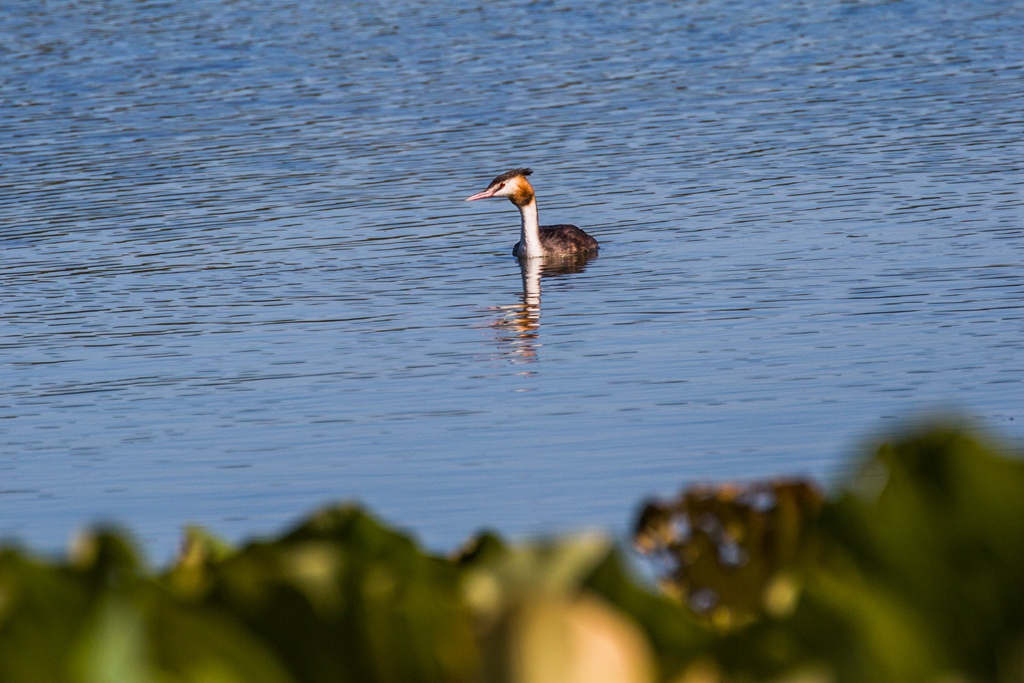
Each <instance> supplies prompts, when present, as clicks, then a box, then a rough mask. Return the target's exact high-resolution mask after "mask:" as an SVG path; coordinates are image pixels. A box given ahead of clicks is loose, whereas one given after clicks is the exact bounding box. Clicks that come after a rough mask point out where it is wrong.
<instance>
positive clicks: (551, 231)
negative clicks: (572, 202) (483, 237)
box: [466, 168, 599, 258]
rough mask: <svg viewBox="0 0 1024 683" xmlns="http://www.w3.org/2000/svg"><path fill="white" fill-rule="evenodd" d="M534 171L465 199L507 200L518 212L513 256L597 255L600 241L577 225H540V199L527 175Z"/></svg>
mask: <svg viewBox="0 0 1024 683" xmlns="http://www.w3.org/2000/svg"><path fill="white" fill-rule="evenodd" d="M531 173H532V171H531V170H530V169H528V168H516V169H513V170H511V171H509V172H507V173H502V174H501V175H500V176H498V177H497V178H495V179H494V180H492V181H491V184H490V185H488V186H487V189H486V190H484V191H483V192H478V193H477V194H475V195H473V196H472V197H468V198H467V199H466V201H467V202H472V201H475V200H477V199H486V198H488V197H506V198H508V200H509V201H510V202H512V203H513V204H515V205H516V208H517V209H519V216H520V218H521V219H522V220H521V224H520V231H519V241H518V242H517V243H516V245H515V246H514V247H513V248H512V255H513V256H517V257H519V258H534V257H539V256H569V255H575V254H596V253H597V250H598V248H599V247H598V244H597V240H595V239H594V238H593V237H591V236H590V235H588V234H587V233H585V232H583V230H581V229H580V228H578V227H576V226H575V225H540V224H539V223H538V219H537V198H536V196H535V195H534V192H533V186H532V185H530V181H528V180H527V179H526V176H528V175H530V174H531Z"/></svg>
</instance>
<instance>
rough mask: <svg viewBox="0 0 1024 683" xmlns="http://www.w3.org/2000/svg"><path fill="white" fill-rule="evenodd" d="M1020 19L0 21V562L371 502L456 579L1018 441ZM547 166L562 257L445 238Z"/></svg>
mask: <svg viewBox="0 0 1024 683" xmlns="http://www.w3.org/2000/svg"><path fill="white" fill-rule="evenodd" d="M1022 44H1024V4H1022V3H1020V2H1006V3H995V4H993V3H983V2H941V1H940V2H924V0H906V1H902V2H836V1H827V2H813V3H812V2H790V1H786V0H767V1H765V2H756V3H754V2H749V3H748V2H744V3H727V2H720V1H718V0H711V1H708V2H686V3H672V4H666V3H653V2H638V3H613V2H604V1H601V0H599V1H597V2H586V3H583V2H566V3H562V2H559V3H553V2H516V1H513V2H506V3H502V4H501V5H500V6H496V5H494V4H493V3H491V4H483V5H479V6H476V7H470V8H467V7H465V6H463V5H456V4H446V3H414V2H398V3H391V4H386V5H385V4H378V3H372V2H363V3H358V2H357V3H344V4H333V3H326V2H317V1H315V0H301V1H300V2H294V3H283V2H264V3H256V2H251V1H249V0H238V1H236V2H230V3H223V2H212V1H200V2H195V3H188V4H187V5H182V4H180V3H157V2H127V1H125V0H115V1H113V2H108V3H104V4H102V5H95V4H92V3H73V2H57V3H47V4H45V5H32V4H15V5H12V6H9V7H7V8H5V10H4V12H2V13H0V158H2V160H3V161H2V171H0V190H2V192H0V243H2V246H3V258H2V260H0V278H2V283H3V290H4V291H3V297H2V299H0V362H2V366H0V367H2V369H0V372H2V378H3V382H2V383H0V418H2V419H0V509H2V513H3V514H2V515H0V519H2V521H0V535H3V536H5V537H8V538H15V539H20V540H22V541H23V542H28V543H30V544H32V545H33V546H34V547H38V548H44V549H53V548H60V547H62V546H63V545H64V543H65V542H66V539H67V538H68V536H69V534H71V533H72V532H73V531H74V530H75V529H77V528H79V527H81V526H82V525H83V524H85V523H86V522H89V521H93V520H98V519H112V520H116V521H118V522H120V523H123V524H126V525H129V526H130V527H131V528H132V529H134V530H135V531H136V533H137V534H138V536H139V537H140V538H141V539H142V540H143V541H144V542H145V543H146V544H147V546H148V547H149V548H150V549H152V550H155V552H156V553H158V554H166V553H167V552H169V551H170V549H172V548H173V546H174V544H175V541H176V539H177V536H178V532H179V529H180V527H181V525H182V524H184V523H186V522H190V521H191V522H199V523H202V524H206V525H208V526H210V527H212V528H213V529H215V530H216V531H219V532H221V533H224V534H225V535H227V536H229V537H231V538H240V537H243V536H246V535H250V534H253V533H268V532H271V531H273V530H275V529H277V528H280V526H281V525H283V524H285V523H286V522H288V521H290V520H292V519H294V518H295V517H296V516H297V515H299V514H302V513H304V512H306V511H308V510H309V509H310V508H311V507H313V506H315V505H317V504H320V503H322V502H325V501H328V500H339V499H356V500H360V501H363V502H365V503H366V504H368V505H369V506H371V507H372V508H373V509H375V510H376V511H378V512H379V513H380V514H382V515H383V516H385V517H386V518H387V519H389V520H391V521H393V522H395V523H397V524H399V525H402V526H403V527H405V528H408V529H411V530H412V531H414V532H415V533H416V534H417V535H418V536H419V537H420V538H422V539H423V540H424V541H425V542H427V543H428V544H430V545H431V546H432V547H435V548H449V547H451V546H453V545H455V544H456V543H458V542H459V541H461V540H462V539H464V538H465V537H466V536H467V535H468V534H470V533H471V532H472V531H474V530H475V529H477V528H479V527H481V526H483V525H492V526H496V527H498V528H499V529H501V530H502V531H504V532H505V533H509V534H512V535H518V534H526V533H538V532H554V531H562V530H567V529H574V528H580V527H587V526H602V527H605V528H610V529H614V530H617V531H622V530H623V529H624V528H625V527H626V526H627V525H628V523H629V518H630V515H631V514H632V511H633V510H634V507H635V506H636V504H637V503H638V502H639V501H640V500H641V499H642V498H643V497H644V496H646V495H650V494H655V493H658V494H667V493H670V492H672V491H673V490H675V489H676V488H677V487H678V486H681V485H683V484H685V483H687V482H693V481H698V480H707V479H726V478H744V479H747V478H752V477H764V476H777V475H783V474H787V475H788V474H811V475H814V476H818V477H823V478H828V477H831V476H834V475H835V474H836V473H838V472H839V471H841V469H842V467H843V466H844V465H845V463H846V462H847V460H846V457H847V455H848V454H849V453H850V452H851V451H852V450H854V449H855V448H856V447H857V445H858V444H859V443H860V441H861V440H862V439H864V438H866V437H867V436H870V435H876V434H879V433H881V432H883V431H885V430H887V429H890V428H892V427H893V426H894V425H895V424H897V423H899V422H900V421H901V420H903V419H907V418H909V417H912V416H914V415H920V414H922V413H927V412H929V411H931V410H935V409H940V408H941V409H957V410H960V411H962V413H963V414H965V415H967V416H969V417H971V418H973V419H975V420H977V421H978V422H979V423H980V424H983V425H985V426H986V427H987V428H989V429H991V430H993V431H995V432H996V433H998V434H1000V435H1002V436H1004V437H1006V438H1009V439H1015V440H1020V439H1022V438H1024V428H1022V424H1021V420H1022V419H1024V416H1022V415H1021V406H1022V405H1024V400H1022V399H1024V273H1022V269H1021V262H1022V256H1024V192H1022V184H1024V176H1022V174H1021V160H1022V159H1024V142H1022V140H1024V117H1022V114H1021V112H1024V69H1022V67H1024V53H1022V52H1021V51H1020V49H1019V46H1020V45H1022ZM520 165H530V166H533V167H534V168H535V169H536V173H535V174H534V176H533V178H532V179H533V180H534V183H535V187H536V189H537V193H538V198H539V203H540V208H541V219H542V222H551V223H559V222H574V223H577V224H579V225H581V226H583V227H584V228H586V229H587V230H588V231H589V232H590V233H591V234H593V235H594V236H595V237H597V239H598V240H600V242H601V244H602V250H601V254H600V256H599V257H598V258H596V259H592V260H590V261H588V262H586V263H578V264H570V265H569V266H568V267H567V266H565V264H562V265H559V264H534V265H533V267H528V268H526V269H525V270H521V269H520V264H519V263H518V262H517V261H516V260H515V259H513V258H512V257H511V256H510V250H511V247H512V245H513V244H514V243H515V241H516V240H517V239H518V234H517V232H518V217H517V216H516V214H515V212H514V210H513V207H512V206H511V205H509V204H507V203H505V202H498V201H494V202H478V203H473V204H465V203H463V202H462V201H461V200H462V199H463V198H465V197H466V196H468V195H470V194H472V193H474V192H476V191H478V190H480V189H483V187H484V186H486V184H487V183H488V182H489V180H490V179H491V178H492V177H493V176H494V175H496V174H498V173H500V172H502V171H504V170H507V169H508V168H511V167H514V166H520Z"/></svg>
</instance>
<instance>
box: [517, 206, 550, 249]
mask: <svg viewBox="0 0 1024 683" xmlns="http://www.w3.org/2000/svg"><path fill="white" fill-rule="evenodd" d="M519 216H520V218H521V219H522V228H521V229H520V231H519V244H520V246H519V256H520V257H526V258H534V257H536V256H543V255H544V249H543V247H541V245H540V223H539V222H538V218H537V200H536V199H531V200H530V203H529V204H526V205H525V206H520V207H519Z"/></svg>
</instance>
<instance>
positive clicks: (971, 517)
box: [0, 428, 1024, 683]
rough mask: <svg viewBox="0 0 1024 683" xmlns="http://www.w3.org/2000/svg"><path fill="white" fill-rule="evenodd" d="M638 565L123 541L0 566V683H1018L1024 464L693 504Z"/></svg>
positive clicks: (584, 555)
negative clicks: (149, 552) (644, 565)
mask: <svg viewBox="0 0 1024 683" xmlns="http://www.w3.org/2000/svg"><path fill="white" fill-rule="evenodd" d="M636 545H637V548H638V549H639V550H640V551H641V552H642V553H644V554H645V556H646V560H645V561H647V562H650V563H651V564H652V566H653V567H655V568H656V569H655V571H656V572H659V573H660V576H661V582H660V583H661V586H660V588H654V587H653V586H651V585H650V582H648V581H641V580H638V579H637V578H636V577H635V576H634V575H632V573H631V572H630V571H628V570H627V562H626V552H625V551H623V550H622V549H620V548H617V547H615V546H614V545H613V544H612V543H611V542H610V541H609V540H608V539H607V538H602V537H598V536H581V537H569V538H560V539H555V540H551V541H540V542H536V543H528V544H523V545H514V546H509V545H507V544H505V543H504V542H502V541H501V540H500V539H499V538H497V537H495V536H493V535H487V534H485V535H482V536H480V537H479V538H476V539H474V540H473V541H472V542H471V543H469V544H468V545H467V547H466V548H465V549H463V550H462V551H461V552H460V553H459V554H458V555H456V556H454V557H448V558H445V557H436V556H432V555H430V554H428V553H426V552H424V551H423V549H421V548H420V547H418V546H417V544H416V543H415V542H414V541H413V540H411V539H410V538H409V537H408V536H405V535H403V534H401V533H398V532H396V531H394V530H392V529H389V528H387V527H386V526H384V525H382V524H381V523H380V522H378V521H376V520H375V519H374V518H372V517H371V516H369V515H368V514H367V513H366V512H364V511H363V510H361V509H359V508H355V507H341V508H333V509H327V510H323V511H320V512H318V513H316V514H314V515H313V516H312V517H310V518H309V519H307V520H305V521H303V522H302V523H300V524H299V525H298V526H296V527H295V528H294V529H293V530H292V531H290V532H288V533H286V534H284V535H283V536H281V537H280V538H275V539H271V540H266V541H259V542H253V543H249V544H248V545H245V546H243V547H239V548H234V547H230V546H228V545H226V544H224V543H222V542H220V541H218V540H216V539H215V538H213V537H212V536H210V535H208V534H207V533H205V532H204V531H202V530H199V529H191V530H189V531H188V532H187V534H186V539H185V543H184V546H183V550H182V553H181V555H180V557H179V559H178V560H177V561H176V562H175V564H174V565H173V566H172V567H170V568H169V569H167V570H166V571H162V572H155V571H153V570H150V569H148V568H147V567H146V566H145V565H144V564H143V562H142V561H141V560H140V558H139V556H138V553H137V550H136V549H135V548H134V547H133V546H132V544H131V542H130V541H129V539H128V537H127V536H126V535H124V534H123V533H120V532H117V531H111V530H96V531H94V532H93V533H91V534H89V535H87V536H86V537H85V538H84V539H83V540H82V541H81V542H79V543H78V544H76V547H75V548H73V550H72V552H71V554H70V558H69V559H68V560H67V561H62V562H48V561H43V560H40V559H38V558H34V557H33V556H31V555H29V554H27V553H25V552H23V551H21V550H18V549H15V548H7V549H3V550H0V681H2V682H4V683H7V682H10V683H14V682H19V683H20V682H32V683H34V682H36V681H53V682H59V681H74V682H82V683H86V682H88V683H93V682H95V683H99V682H106V681H118V682H120V681H132V682H139V683H147V682H154V683H156V682H160V683H165V682H170V681H189V682H196V683H199V682H204V683H227V682H229V681H230V682H234V681H239V682H241V681H245V682H247V683H285V682H294V683H298V682H310V683H312V682H314V681H315V682H321V681H325V682H326V681H331V682H337V681H358V682H360V683H363V682H373V681H381V682H391V681H395V682H398V681H410V682H412V681H454V682H458V681H495V682H497V681H508V682H510V683H511V682H530V683H533V682H538V683H540V682H547V681H551V682H560V683H561V682H575V681H580V682H583V681H586V682H588V683H596V682H600V681H623V682H629V681H654V680H661V681H679V682H683V683H712V682H714V681H808V682H809V681H872V682H885V681H900V682H913V681H993V682H997V683H1008V682H1011V681H1024V461H1022V459H1021V458H1019V457H1018V456H1015V455H1012V454H1011V455H1009V456H1006V455H1005V454H1000V453H999V452H998V451H996V450H995V449H993V448H992V447H991V446H988V445H984V444H982V443H980V442H979V441H978V440H977V439H976V438H975V437H972V436H971V435H969V434H967V433H965V432H963V431H957V430H952V429H943V428H938V429H930V430H926V431H922V432H919V433H916V434H911V435H909V436H907V437H906V438H904V439H902V440H898V441H894V442H891V443H888V444H886V445H883V446H881V447H880V448H879V449H878V450H877V451H876V452H874V453H872V454H869V455H868V456H866V457H865V458H864V460H863V462H862V463H860V465H859V467H858V468H857V469H856V472H855V474H854V475H853V476H851V478H850V479H849V481H847V482H845V483H844V484H842V485H840V486H839V487H837V489H836V490H834V491H832V492H830V493H828V494H827V495H825V494H822V493H821V492H820V491H819V490H818V489H816V487H815V486H814V485H812V484H810V483H808V482H801V481H782V482H766V483H762V484H754V485H746V486H734V485H725V486H718V487H699V488H693V489H690V490H688V491H686V492H684V493H683V494H682V495H681V496H680V498H679V499H678V500H674V501H665V502H659V503H652V504H650V505H648V506H647V507H646V508H645V509H644V511H643V513H642V514H641V516H640V519H639V521H638V523H637V535H636Z"/></svg>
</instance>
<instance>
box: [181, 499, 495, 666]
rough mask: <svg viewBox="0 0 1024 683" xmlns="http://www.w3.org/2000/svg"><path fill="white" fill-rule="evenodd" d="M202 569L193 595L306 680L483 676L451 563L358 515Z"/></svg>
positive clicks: (312, 525)
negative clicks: (233, 619)
mask: <svg viewBox="0 0 1024 683" xmlns="http://www.w3.org/2000/svg"><path fill="white" fill-rule="evenodd" d="M200 570H201V572H202V576H200V577H193V579H192V585H191V589H190V590H189V591H188V593H187V597H188V598H189V599H190V600H194V601H196V602H197V604H202V605H205V606H208V607H210V608H213V609H217V610H219V611H221V612H223V613H224V614H230V615H233V616H235V617H236V618H238V619H240V620H241V621H242V622H243V623H245V624H246V626H247V627H248V628H249V629H251V630H252V632H253V633H256V634H258V636H259V637H260V638H261V639H262V640H264V641H265V642H266V643H268V645H269V646H270V647H271V648H272V649H273V650H274V651H275V652H276V653H278V654H279V656H280V657H281V659H282V660H283V661H284V662H286V664H287V666H288V668H289V669H290V670H291V672H292V674H293V675H294V676H295V678H296V679H298V680H300V681H309V682H314V681H332V682H335V681H359V682H367V683H369V682H372V681H381V682H392V681H396V682H397V681H468V680H472V679H473V678H474V676H475V673H476V671H477V670H478V668H479V661H478V653H477V650H476V646H475V641H474V639H473V634H472V630H471V625H470V620H469V614H468V611H467V610H466V608H465V607H464V605H463V602H462V594H461V591H460V585H459V574H458V570H457V568H456V567H455V565H454V564H453V563H451V562H448V561H445V560H441V559H438V558H433V557H430V556H428V555H426V554H424V553H423V552H422V551H421V550H420V549H419V548H418V547H417V546H416V544H415V543H413V541H412V540H411V539H409V538H408V537H406V536H404V535H402V534H399V533H397V532H394V531H391V530H389V529H386V528H385V527H383V526H382V525H381V524H380V523H378V522H377V521H376V520H374V519H373V518H371V517H370V516H369V515H367V514H366V513H365V512H363V511H362V510H360V509H358V508H354V507H345V508H332V509H327V510H323V511H321V512H319V513H317V514H315V515H313V516H312V517H311V518H309V519H308V520H306V521H305V522H303V523H301V524H300V525H299V526H298V527H296V528H295V529H294V530H293V531H291V532H289V533H287V534H286V535H285V536H284V537H282V538H280V539H278V540H276V541H269V542H260V543H252V544H249V545H247V546H245V547H243V548H241V549H239V550H238V551H237V552H235V553H233V554H229V555H227V556H226V557H224V558H223V559H220V560H218V559H216V558H212V557H211V558H208V561H206V562H205V563H203V564H202V566H201V568H200ZM171 576H172V577H173V573H172V575H171ZM179 578H180V577H179ZM171 583H172V585H174V581H172V582H171ZM197 587H198V588H199V589H200V591H199V592H195V591H196V589H197Z"/></svg>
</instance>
